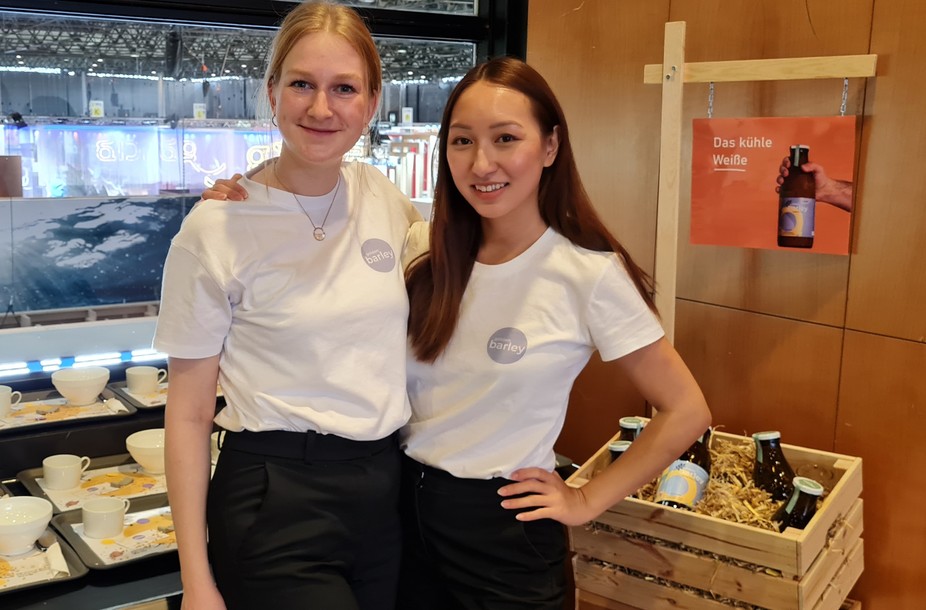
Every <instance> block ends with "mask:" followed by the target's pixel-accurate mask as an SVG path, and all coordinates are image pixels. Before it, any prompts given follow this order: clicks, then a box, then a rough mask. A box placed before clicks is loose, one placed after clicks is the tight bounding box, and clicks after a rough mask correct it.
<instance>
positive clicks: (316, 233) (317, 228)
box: [273, 161, 341, 241]
mask: <svg viewBox="0 0 926 610" xmlns="http://www.w3.org/2000/svg"><path fill="white" fill-rule="evenodd" d="M273 177H274V178H276V179H277V182H279V183H280V186H282V187H283V188H284V189H286V190H287V191H289V194H290V195H292V196H293V199H295V200H296V203H298V204H299V208H300V209H301V210H302V212H303V213H304V214H305V216H306V218H308V219H309V222H311V223H312V227H313V230H312V236H313V237H314V238H315V241H323V240H324V239H325V223H326V222H328V214H330V213H331V208H332V207H333V206H334V200H335V199H337V198H338V191H339V190H341V173H340V172H338V183H337V185H336V186H335V187H334V195H332V197H331V203H329V204H328V211H327V212H325V218H324V220H322V223H321V224H320V225H317V224H315V221H314V220H312V216H311V215H310V214H309V211H308V210H307V209H306V208H305V206H304V205H303V204H302V202H301V201H299V197H297V196H296V193H294V192H293V189H291V188H289V187H288V186H286V184H284V183H283V181H282V180H280V176H279V175H277V162H276V161H274V162H273Z"/></svg>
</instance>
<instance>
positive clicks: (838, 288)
mask: <svg viewBox="0 0 926 610" xmlns="http://www.w3.org/2000/svg"><path fill="white" fill-rule="evenodd" d="M808 12H809V17H808ZM671 19H672V20H673V21H685V22H686V24H687V48H686V57H687V59H688V61H721V60H732V59H758V58H772V57H801V56H816V55H842V54H857V53H867V47H868V42H867V40H868V39H867V36H868V30H869V28H870V21H871V1H870V0H868V1H865V2H853V3H845V2H841V1H839V0H826V1H817V2H813V3H805V2H804V0H786V1H782V2H761V3H756V2H755V1H752V0H740V1H736V2H730V1H728V0H708V1H705V0H675V1H674V2H673V3H672V11H671ZM864 85H865V83H864V81H863V80H862V79H853V81H852V82H851V86H850V98H849V101H848V108H849V112H853V111H855V110H859V109H860V108H861V106H862V99H863V93H864ZM707 91H708V85H701V84H698V85H688V86H686V88H685V101H686V103H685V110H686V121H685V123H684V125H685V127H684V129H685V131H684V134H683V138H684V139H683V141H684V142H685V143H686V145H685V146H684V147H683V160H682V167H684V168H688V167H690V165H691V148H690V142H691V122H690V119H693V118H702V117H706V113H707ZM841 94H842V81H841V80H838V79H836V80H826V81H791V82H786V83H732V84H731V83H720V84H718V85H716V87H715V100H714V116H715V117H718V118H719V117H737V116H806V115H827V114H829V115H833V114H838V110H839V104H840V100H841ZM786 154H787V150H783V151H782V157H784V156H785V155H786ZM773 169H774V168H773ZM683 175H684V177H683V181H682V202H683V205H682V209H681V214H680V223H679V231H680V244H679V279H678V295H679V297H682V298H686V299H691V300H696V301H703V302H708V303H717V304H722V305H727V306H730V307H736V308H740V309H746V310H749V311H755V312H762V313H770V314H774V315H780V316H785V317H789V318H795V319H799V320H807V321H814V322H820V323H824V324H831V325H836V326H841V325H842V323H843V320H844V316H845V302H846V291H847V287H846V286H847V278H848V268H849V259H848V257H844V256H843V257H840V256H821V255H814V256H808V255H807V253H800V252H788V251H770V250H749V249H740V248H729V247H719V246H692V245H690V244H689V240H688V234H689V231H690V205H689V198H690V187H691V181H690V174H688V173H687V172H683ZM774 180H775V173H774V171H772V172H771V173H770V175H769V182H768V201H769V206H777V204H778V196H777V194H776V193H775V182H774ZM770 230H774V229H773V228H772V229H770Z"/></svg>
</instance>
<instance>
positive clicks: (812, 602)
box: [798, 498, 863, 610]
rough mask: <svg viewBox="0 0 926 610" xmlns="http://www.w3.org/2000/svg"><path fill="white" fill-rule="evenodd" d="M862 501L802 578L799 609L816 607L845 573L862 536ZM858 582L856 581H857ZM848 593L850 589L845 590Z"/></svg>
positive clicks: (855, 506) (857, 501) (858, 502)
mask: <svg viewBox="0 0 926 610" xmlns="http://www.w3.org/2000/svg"><path fill="white" fill-rule="evenodd" d="M862 531H863V523H862V499H861V498H858V499H856V500H855V503H854V504H853V505H852V508H851V510H850V511H849V513H848V514H847V515H846V517H845V522H844V523H843V524H842V526H841V527H839V528H838V529H837V530H836V531H835V532H833V533H832V535H831V536H829V538H828V539H827V546H826V547H825V548H824V549H823V550H822V551H820V553H819V555H818V556H817V558H816V559H815V560H814V563H813V565H812V566H811V567H810V570H808V571H807V574H805V575H804V577H803V578H802V579H801V582H800V594H799V596H798V600H799V602H800V605H799V609H800V610H804V609H807V610H809V609H810V608H816V607H817V606H818V605H819V603H820V601H821V600H822V599H823V597H824V595H825V594H826V593H827V592H828V591H829V590H830V589H831V588H832V582H833V581H834V580H835V579H836V575H837V574H839V573H840V572H842V571H843V568H844V567H845V565H846V562H847V558H848V556H849V555H850V553H851V551H852V549H854V548H855V545H856V543H857V542H859V539H860V538H861V536H862ZM853 582H854V581H853ZM845 592H846V593H847V592H848V589H846V591H845Z"/></svg>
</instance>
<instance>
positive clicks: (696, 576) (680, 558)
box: [572, 528, 838, 610]
mask: <svg viewBox="0 0 926 610" xmlns="http://www.w3.org/2000/svg"><path fill="white" fill-rule="evenodd" d="M572 535H573V540H574V544H575V547H576V548H580V549H582V553H585V554H587V555H588V556H590V557H594V558H595V559H600V560H602V561H606V562H608V563H613V564H615V565H620V566H623V567H625V568H630V569H632V570H636V571H638V572H643V573H645V574H651V575H653V576H658V577H660V578H665V579H666V580H670V581H672V582H677V583H680V584H683V585H688V586H691V587H695V588H697V589H701V590H703V591H712V592H714V593H717V594H719V595H722V596H724V597H728V598H730V599H737V600H740V601H743V602H747V603H750V604H755V605H757V606H761V607H762V608H769V609H771V610H794V608H795V604H796V603H797V602H798V600H799V597H800V590H799V586H798V582H797V581H795V580H793V579H791V578H782V577H780V576H772V575H770V574H767V573H765V572H755V571H753V570H751V569H749V568H744V567H740V566H737V565H735V564H733V563H728V562H723V561H716V560H715V559H714V558H713V557H708V556H704V555H697V554H695V553H691V552H689V551H684V550H681V549H677V548H672V547H666V546H661V545H656V544H651V543H649V542H646V541H644V540H640V539H636V538H625V537H623V536H618V535H615V534H611V533H608V532H592V531H589V530H579V529H578V528H573V530H572ZM836 567H838V566H834V571H835V568H836Z"/></svg>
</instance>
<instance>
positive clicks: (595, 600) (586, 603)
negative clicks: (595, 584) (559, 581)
mask: <svg viewBox="0 0 926 610" xmlns="http://www.w3.org/2000/svg"><path fill="white" fill-rule="evenodd" d="M576 610H638V609H637V608H634V607H633V606H628V605H626V604H622V603H620V602H616V601H614V600H613V599H608V598H607V597H602V596H600V595H595V594H594V593H589V592H588V591H583V590H581V589H578V590H576ZM839 610H862V603H861V602H857V601H855V600H852V599H847V600H846V601H844V602H843V604H842V605H841V606H840V607H839Z"/></svg>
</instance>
